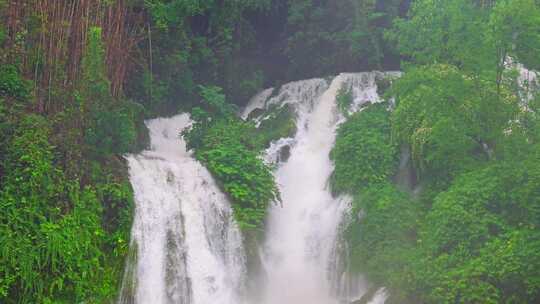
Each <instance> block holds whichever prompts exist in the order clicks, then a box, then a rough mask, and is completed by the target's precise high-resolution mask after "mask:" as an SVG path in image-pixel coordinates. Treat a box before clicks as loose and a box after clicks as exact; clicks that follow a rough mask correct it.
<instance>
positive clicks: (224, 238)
mask: <svg viewBox="0 0 540 304" xmlns="http://www.w3.org/2000/svg"><path fill="white" fill-rule="evenodd" d="M386 76H388V75H385V74H383V73H378V72H377V73H360V74H341V75H339V76H337V77H336V78H334V79H333V80H332V82H331V83H330V84H329V83H328V82H327V81H326V80H324V79H311V80H305V81H298V82H292V83H289V84H286V85H284V86H283V87H281V88H280V90H279V91H277V92H276V94H275V95H272V94H273V93H274V90H273V89H269V90H266V91H263V92H262V93H261V94H259V95H257V96H256V97H254V98H253V99H252V102H251V103H250V105H248V107H247V108H246V110H245V111H244V113H243V114H242V117H244V118H247V117H248V115H249V113H250V112H251V111H253V110H255V109H257V108H259V112H263V113H264V109H267V108H268V107H269V106H270V105H284V104H289V105H290V106H291V108H292V109H294V111H295V112H296V124H297V129H298V131H297V133H296V135H295V136H294V137H292V138H285V139H280V140H278V141H276V142H274V143H272V145H271V147H270V148H269V149H268V150H267V153H266V156H265V160H266V161H267V162H269V163H276V164H277V170H276V171H275V173H274V174H275V177H276V181H277V183H278V186H279V189H280V192H281V197H282V204H278V205H274V206H272V207H271V208H270V210H269V215H268V219H267V225H266V227H267V231H266V232H265V242H264V245H263V247H262V248H261V250H260V252H261V260H262V265H263V268H264V270H263V272H264V273H265V275H264V277H265V278H264V279H262V280H256V281H255V282H262V283H261V284H262V286H257V287H256V288H257V290H258V291H259V293H260V295H258V298H257V299H256V300H253V299H251V300H246V299H244V298H243V297H242V289H243V286H244V283H245V282H246V279H249V280H255V278H246V277H245V274H246V273H247V272H246V269H245V255H244V249H243V246H242V238H241V235H240V232H239V230H238V229H237V226H236V225H235V224H234V222H233V218H232V216H231V208H230V206H229V202H228V201H227V199H226V196H225V195H224V194H223V193H222V192H221V191H220V190H219V188H218V187H217V185H216V184H215V182H214V180H213V179H212V177H211V175H210V174H209V172H208V171H207V170H206V169H205V168H204V167H203V166H202V165H201V164H200V163H198V162H197V161H196V160H195V159H193V157H192V156H191V154H190V153H189V152H188V151H186V145H185V142H184V141H183V140H182V139H181V138H180V137H179V133H180V131H181V130H182V129H184V128H185V127H187V126H189V124H190V120H189V117H188V115H178V116H175V117H172V118H166V119H163V118H160V119H154V120H151V121H148V122H147V126H148V129H149V131H150V139H151V150H149V151H144V152H142V153H140V154H138V155H129V156H128V157H127V159H128V163H129V168H130V180H131V183H132V185H133V188H134V191H135V201H136V210H135V221H134V225H133V228H132V246H131V248H132V250H133V251H134V254H132V255H130V256H131V259H130V261H131V262H128V266H127V270H126V276H125V279H124V283H123V284H124V286H123V290H122V293H121V298H120V304H132V303H133V304H154V303H155V304H172V303H174V304H176V303H178V304H210V303H212V304H241V303H246V302H247V303H250V304H261V303H264V304H299V303H309V304H337V303H350V302H351V301H352V300H355V299H358V298H360V297H361V296H362V294H363V293H364V292H365V291H366V290H367V288H368V287H369V286H368V284H367V283H366V282H365V281H364V280H363V279H362V278H361V277H359V276H354V275H350V274H349V273H347V271H346V263H347V262H346V261H344V260H343V259H342V255H341V254H340V253H341V252H340V248H342V246H341V245H342V244H343V243H342V242H341V241H340V225H341V224H342V223H343V221H344V219H345V218H347V215H348V210H349V199H348V198H347V197H339V198H335V197H333V196H332V194H331V191H330V189H329V178H330V176H331V174H332V171H333V165H332V162H331V161H330V158H329V153H330V151H331V149H332V147H333V145H334V141H335V132H336V129H337V126H338V125H339V123H341V122H342V121H343V116H342V115H341V114H340V113H339V112H338V110H337V109H336V108H337V107H336V95H337V92H338V90H339V89H340V88H341V87H342V86H345V87H348V88H349V89H351V90H352V92H353V96H354V102H353V105H351V110H352V111H355V110H358V109H359V108H360V107H361V105H362V104H364V103H366V102H377V101H379V97H378V95H377V86H376V81H375V79H376V78H377V77H386ZM390 76H394V75H390ZM255 116H257V115H255ZM263 119H265V118H264V114H263V115H262V116H259V117H258V118H256V122H260V121H261V120H263ZM285 146H289V148H290V157H289V158H288V159H287V160H283V159H281V158H280V157H279V156H278V155H279V154H280V151H281V150H282V148H283V147H285ZM385 299H386V292H385V291H384V289H381V290H379V291H378V292H377V293H376V294H375V297H374V298H373V299H372V302H371V303H372V304H382V303H384V301H385Z"/></svg>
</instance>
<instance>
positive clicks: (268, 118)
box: [257, 105, 296, 147]
mask: <svg viewBox="0 0 540 304" xmlns="http://www.w3.org/2000/svg"><path fill="white" fill-rule="evenodd" d="M265 114H266V115H265V116H264V117H263V119H262V121H261V124H260V125H259V127H258V128H257V133H258V135H259V137H260V142H261V145H262V146H264V147H268V146H269V145H270V143H271V142H272V141H274V140H278V139H280V138H287V137H291V136H294V134H295V133H296V115H295V113H294V109H293V108H292V107H291V106H290V105H283V106H270V109H268V110H267V111H266V112H265Z"/></svg>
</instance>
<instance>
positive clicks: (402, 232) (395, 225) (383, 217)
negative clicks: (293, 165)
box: [345, 182, 419, 298]
mask: <svg viewBox="0 0 540 304" xmlns="http://www.w3.org/2000/svg"><path fill="white" fill-rule="evenodd" d="M352 213H353V214H354V215H357V216H355V217H354V218H352V221H351V223H350V225H349V226H348V227H347V230H346V231H345V237H346V238H347V240H348V242H349V246H350V257H351V270H352V271H359V272H361V273H364V274H366V275H368V276H369V278H370V279H371V280H373V282H374V283H376V284H384V285H385V286H387V287H388V288H390V289H391V290H392V291H393V295H392V297H394V298H396V297H399V296H400V295H399V294H397V292H398V291H399V288H402V287H403V286H404V284H406V283H408V282H407V281H406V277H405V276H404V274H403V273H406V272H407V271H409V269H410V267H411V265H410V264H411V262H412V261H411V260H412V259H413V258H414V256H413V254H414V251H413V250H414V246H415V241H416V239H415V236H416V230H417V222H416V218H417V217H418V214H419V206H418V205H417V204H416V203H415V202H413V201H412V200H411V199H410V198H409V197H408V195H407V194H405V193H402V192H400V191H399V190H397V189H396V187H395V186H393V185H391V184H389V183H386V182H383V183H380V184H373V185H371V186H369V187H366V188H365V189H364V190H363V191H362V192H361V194H360V195H357V196H356V197H355V199H354V201H353V210H352ZM394 290H395V292H394Z"/></svg>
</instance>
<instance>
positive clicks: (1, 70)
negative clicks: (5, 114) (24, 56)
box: [0, 32, 31, 100]
mask: <svg viewBox="0 0 540 304" xmlns="http://www.w3.org/2000/svg"><path fill="white" fill-rule="evenodd" d="M0 40H1V32H0ZM30 94H31V84H30V82H29V81H27V80H25V79H24V78H23V77H22V76H21V74H20V72H19V70H18V69H17V67H16V66H14V65H11V64H2V65H0V97H12V98H15V99H19V100H26V99H27V98H29V97H30Z"/></svg>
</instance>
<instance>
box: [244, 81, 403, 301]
mask: <svg viewBox="0 0 540 304" xmlns="http://www.w3.org/2000/svg"><path fill="white" fill-rule="evenodd" d="M396 75H397V74H396ZM381 76H383V77H384V76H392V75H385V74H382V73H360V74H341V75H339V76H337V77H336V78H334V79H333V81H332V82H331V84H330V86H329V87H328V85H327V83H326V81H325V80H323V79H312V80H307V81H301V82H294V83H291V84H289V85H286V86H284V87H282V88H281V90H280V92H279V94H278V95H277V96H275V97H272V98H270V99H268V100H265V99H267V98H268V96H269V95H270V94H271V93H269V92H268V91H265V92H263V93H262V94H260V95H258V96H257V97H255V98H254V99H253V100H252V103H251V104H250V105H249V106H248V107H247V109H246V112H247V111H252V110H254V109H255V108H257V107H259V108H260V107H268V106H269V105H272V104H276V103H278V104H291V105H293V106H294V108H295V110H296V114H297V126H298V132H297V134H296V135H295V137H294V138H289V139H281V140H278V141H276V142H274V143H273V144H272V146H271V147H270V148H269V149H268V151H267V156H266V160H267V161H269V162H275V161H276V160H278V159H279V157H278V154H279V151H280V150H281V148H282V147H283V146H285V145H289V146H292V147H291V150H290V158H289V159H288V160H287V161H286V162H285V163H282V164H280V165H279V167H278V169H277V171H276V173H275V176H276V181H277V183H278V185H279V188H280V192H281V197H282V204H280V205H276V206H273V207H272V208H271V209H270V212H269V217H268V221H267V231H266V242H265V244H264V247H263V249H262V250H261V251H262V253H261V255H262V258H263V265H264V268H265V272H266V280H265V281H264V282H265V286H263V287H262V290H263V295H262V297H261V298H262V300H261V301H262V302H263V303H265V304H297V303H310V304H334V303H343V301H350V300H352V299H354V298H359V297H360V296H361V295H362V293H364V292H365V291H366V289H367V287H368V286H367V284H366V283H365V281H363V280H362V278H360V277H354V278H353V277H351V276H348V277H346V279H344V280H341V279H340V278H345V276H343V275H340V274H339V273H337V272H338V271H339V270H338V269H337V268H338V267H336V265H338V264H339V262H338V261H337V260H338V259H339V252H337V248H338V245H339V244H338V243H339V232H340V231H339V229H340V225H341V224H342V221H343V219H344V217H345V215H346V214H347V211H348V210H349V202H348V198H346V197H340V198H335V197H333V196H332V194H331V191H330V189H329V178H330V176H331V174H332V171H333V165H332V162H331V161H330V158H329V154H330V151H331V149H332V147H333V145H334V141H335V131H336V128H337V126H338V124H339V123H340V122H342V121H343V117H342V116H341V115H340V113H338V111H337V107H336V95H337V93H338V90H339V89H340V88H341V87H342V86H345V87H348V88H349V89H351V90H352V92H353V97H354V102H353V105H351V110H352V111H356V110H358V109H359V108H360V106H361V105H362V104H364V103H366V102H378V101H379V96H378V95H377V86H376V83H375V78H376V77H381ZM246 112H244V113H243V117H247V116H248V114H249V113H246ZM262 119H264V118H262ZM336 285H337V286H336ZM351 285H354V286H351ZM385 298H386V294H385V293H384V292H383V291H380V292H378V293H377V296H376V298H374V299H373V303H384V300H385Z"/></svg>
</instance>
